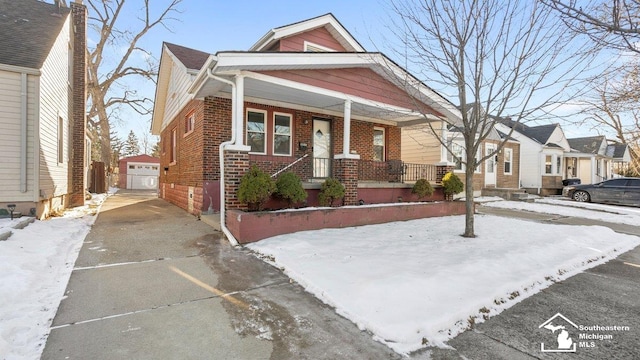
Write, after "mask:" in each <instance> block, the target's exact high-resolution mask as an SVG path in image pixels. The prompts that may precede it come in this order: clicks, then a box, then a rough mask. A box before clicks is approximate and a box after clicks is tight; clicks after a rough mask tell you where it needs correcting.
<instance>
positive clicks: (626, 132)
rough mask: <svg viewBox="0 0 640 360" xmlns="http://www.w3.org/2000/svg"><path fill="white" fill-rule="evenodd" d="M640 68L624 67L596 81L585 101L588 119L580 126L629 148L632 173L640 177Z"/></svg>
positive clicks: (628, 65) (585, 118) (633, 66)
mask: <svg viewBox="0 0 640 360" xmlns="http://www.w3.org/2000/svg"><path fill="white" fill-rule="evenodd" d="M639 75H640V68H639V66H638V65H637V64H625V65H624V66H622V67H620V68H618V71H617V72H615V73H614V72H611V73H608V74H605V75H604V76H601V77H599V78H596V79H594V82H593V84H592V87H593V92H592V95H591V96H590V97H588V98H586V100H584V104H585V106H586V107H585V110H584V111H583V113H584V114H585V115H586V116H585V117H584V118H583V119H582V120H581V121H580V125H589V126H590V127H591V129H592V130H594V131H596V132H598V133H600V134H613V135H614V136H615V140H616V142H618V143H621V144H626V145H627V146H628V147H629V151H630V155H631V164H630V169H631V170H632V171H633V172H634V173H635V174H640V152H639V151H640V109H638V101H640V92H639V91H638V81H639V80H640V79H639V78H638V77H639Z"/></svg>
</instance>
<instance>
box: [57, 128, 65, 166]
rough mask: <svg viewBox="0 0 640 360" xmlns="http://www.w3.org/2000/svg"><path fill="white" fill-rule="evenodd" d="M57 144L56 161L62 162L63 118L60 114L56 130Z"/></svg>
mask: <svg viewBox="0 0 640 360" xmlns="http://www.w3.org/2000/svg"><path fill="white" fill-rule="evenodd" d="M57 135H58V136H57V137H58V138H57V144H58V153H57V163H58V164H63V163H64V119H63V118H62V116H58V131H57Z"/></svg>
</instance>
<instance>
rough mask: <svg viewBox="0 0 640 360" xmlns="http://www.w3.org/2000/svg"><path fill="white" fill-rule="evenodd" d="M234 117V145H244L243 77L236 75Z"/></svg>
mask: <svg viewBox="0 0 640 360" xmlns="http://www.w3.org/2000/svg"><path fill="white" fill-rule="evenodd" d="M235 100H236V101H235V103H234V104H233V106H235V115H236V118H235V119H233V121H234V122H235V130H236V145H239V146H243V145H244V75H241V74H238V75H236V98H235Z"/></svg>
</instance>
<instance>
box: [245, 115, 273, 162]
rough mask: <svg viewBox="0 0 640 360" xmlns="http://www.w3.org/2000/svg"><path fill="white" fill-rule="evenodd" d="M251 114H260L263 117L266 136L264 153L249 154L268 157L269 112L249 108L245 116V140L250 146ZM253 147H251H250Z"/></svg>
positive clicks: (251, 152) (250, 152)
mask: <svg viewBox="0 0 640 360" xmlns="http://www.w3.org/2000/svg"><path fill="white" fill-rule="evenodd" d="M250 112H254V113H260V114H262V115H263V117H262V123H263V124H264V125H263V126H264V129H263V131H264V132H263V135H264V142H265V144H264V151H263V152H253V151H249V154H255V155H267V149H268V146H267V115H269V114H268V112H267V110H262V109H254V108H247V111H246V112H245V114H244V127H245V132H244V139H245V144H246V145H249V113H250ZM249 146H251V145H249Z"/></svg>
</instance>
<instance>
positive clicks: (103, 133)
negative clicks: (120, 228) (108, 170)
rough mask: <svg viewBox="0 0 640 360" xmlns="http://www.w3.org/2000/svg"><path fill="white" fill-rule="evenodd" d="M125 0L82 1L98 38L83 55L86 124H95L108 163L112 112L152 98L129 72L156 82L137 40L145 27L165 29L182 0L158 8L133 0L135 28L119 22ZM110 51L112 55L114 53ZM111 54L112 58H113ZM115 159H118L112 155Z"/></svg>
mask: <svg viewBox="0 0 640 360" xmlns="http://www.w3.org/2000/svg"><path fill="white" fill-rule="evenodd" d="M125 2H126V0H87V2H86V3H87V6H88V9H89V21H88V27H89V30H90V31H92V32H93V35H95V37H96V38H97V42H96V44H95V46H94V47H93V48H90V49H89V56H88V58H89V60H88V64H87V67H88V70H87V71H88V81H87V92H88V104H89V114H88V118H89V127H90V128H94V129H99V132H98V133H99V134H100V138H99V139H97V141H100V143H101V144H100V145H101V146H100V149H101V160H102V161H103V162H105V163H106V164H107V165H111V164H112V154H111V151H110V150H111V143H110V141H111V140H110V136H109V134H110V133H111V125H112V122H113V121H115V119H114V117H115V116H114V112H115V110H116V109H117V108H118V107H120V106H123V105H124V106H128V107H130V108H131V109H133V110H134V111H136V112H137V113H139V114H141V115H146V114H149V113H150V112H151V109H152V103H153V101H152V99H149V98H147V97H144V96H142V95H141V94H139V93H138V92H137V91H136V90H135V89H131V88H129V87H128V86H127V85H126V83H125V80H126V79H129V78H132V77H139V78H142V79H146V80H150V81H154V82H155V76H156V74H157V65H156V63H155V61H154V59H153V57H152V56H151V53H150V52H149V51H148V50H146V49H143V48H141V47H140V46H139V45H138V44H139V41H140V39H141V38H143V37H144V36H145V35H146V34H147V33H149V31H151V30H152V29H153V28H156V27H158V26H161V27H164V28H167V23H168V22H169V21H171V20H175V18H173V17H172V16H173V14H175V13H178V12H179V10H178V9H177V7H178V5H179V4H180V3H181V2H182V0H171V1H170V2H169V4H168V5H167V6H166V7H164V8H162V9H160V10H159V11H157V10H155V9H154V8H153V5H151V4H150V0H138V1H137V4H139V8H138V9H137V10H138V14H139V15H138V17H137V19H138V20H139V23H138V24H137V25H138V26H137V27H135V28H133V29H132V28H129V27H127V25H125V24H124V21H126V19H124V17H125V16H126V15H124V14H126V13H127V12H130V11H132V10H131V9H129V8H125ZM114 54H115V55H114ZM137 54H141V55H143V57H144V58H145V59H146V60H147V61H146V63H145V64H142V65H140V64H139V63H138V62H137V61H135V60H136V59H134V55H137ZM113 57H115V59H114V58H113ZM116 160H117V159H116Z"/></svg>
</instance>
